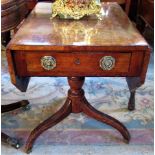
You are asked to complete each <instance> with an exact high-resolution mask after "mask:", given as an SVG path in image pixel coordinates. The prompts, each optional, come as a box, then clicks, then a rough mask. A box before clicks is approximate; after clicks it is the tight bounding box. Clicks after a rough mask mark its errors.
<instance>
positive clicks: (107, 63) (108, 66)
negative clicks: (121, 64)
mask: <svg viewBox="0 0 155 155" xmlns="http://www.w3.org/2000/svg"><path fill="white" fill-rule="evenodd" d="M100 67H101V68H102V69H103V70H112V69H113V68H114V67H115V58H113V57H112V56H104V57H102V58H101V60H100Z"/></svg>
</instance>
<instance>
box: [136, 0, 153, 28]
mask: <svg viewBox="0 0 155 155" xmlns="http://www.w3.org/2000/svg"><path fill="white" fill-rule="evenodd" d="M138 10H139V11H138V16H139V17H140V18H141V19H142V20H143V21H144V22H145V23H146V24H148V25H149V26H151V27H152V28H154V0H140V3H139V9H138Z"/></svg>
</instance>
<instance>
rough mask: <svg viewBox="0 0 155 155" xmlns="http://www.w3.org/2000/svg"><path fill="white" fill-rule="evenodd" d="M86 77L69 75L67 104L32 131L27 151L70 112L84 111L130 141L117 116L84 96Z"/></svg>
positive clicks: (27, 143) (26, 147)
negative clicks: (97, 108) (101, 109)
mask: <svg viewBox="0 0 155 155" xmlns="http://www.w3.org/2000/svg"><path fill="white" fill-rule="evenodd" d="M84 79H85V78H84V77H68V83H69V86H70V89H69V91H68V97H67V99H66V102H65V104H64V105H63V106H62V108H60V110H59V111H57V112H56V113H55V114H54V115H52V116H50V117H49V118H48V119H47V120H45V121H43V122H42V123H41V124H39V125H38V126H37V127H36V128H35V129H34V130H33V131H32V132H31V134H30V136H29V138H28V140H27V142H26V146H25V151H26V152H27V153H30V152H31V151H32V150H31V149H32V146H33V143H34V142H35V140H36V139H37V138H38V136H39V135H40V134H42V133H43V132H44V131H46V130H47V129H49V128H51V127H53V126H54V125H56V124H57V123H59V122H61V121H62V120H63V119H64V118H66V117H67V116H68V115H69V114H70V113H80V112H83V113H84V114H86V115H87V116H89V117H91V118H93V119H96V120H98V121H100V122H103V123H106V124H108V125H110V126H112V127H113V128H115V129H117V130H118V131H119V132H120V133H121V135H122V136H123V138H124V139H125V141H126V142H127V143H128V142H129V140H130V134H129V132H128V130H127V129H126V127H125V126H124V125H123V124H122V123H120V122H119V121H118V120H116V119H115V118H113V117H111V116H109V115H107V114H104V113H102V112H100V111H98V110H96V109H95V108H94V107H93V106H91V104H90V103H89V102H88V101H87V99H86V98H85V96H84V90H83V89H82V86H83V84H84Z"/></svg>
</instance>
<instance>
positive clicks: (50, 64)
mask: <svg viewBox="0 0 155 155" xmlns="http://www.w3.org/2000/svg"><path fill="white" fill-rule="evenodd" d="M41 66H42V67H43V68H44V69H46V70H52V69H54V68H55V67H56V60H55V58H53V57H52V56H43V57H42V58H41Z"/></svg>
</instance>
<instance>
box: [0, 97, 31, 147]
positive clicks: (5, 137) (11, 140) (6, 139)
mask: <svg viewBox="0 0 155 155" xmlns="http://www.w3.org/2000/svg"><path fill="white" fill-rule="evenodd" d="M28 105H29V101H27V100H22V101H19V102H15V103H11V104H7V105H1V112H2V113H5V112H9V111H12V110H15V109H18V108H21V107H22V108H24V110H27V109H29V107H28ZM1 141H2V142H3V143H6V144H8V145H10V146H13V147H14V148H16V149H19V148H20V146H21V144H20V141H19V140H18V139H16V138H13V137H10V136H8V135H7V134H5V133H4V132H1Z"/></svg>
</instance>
